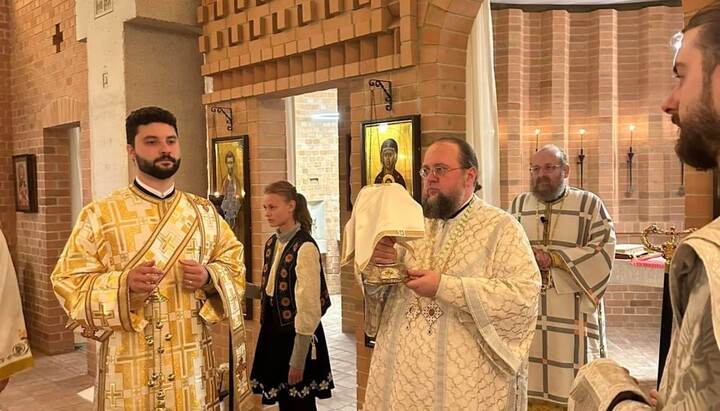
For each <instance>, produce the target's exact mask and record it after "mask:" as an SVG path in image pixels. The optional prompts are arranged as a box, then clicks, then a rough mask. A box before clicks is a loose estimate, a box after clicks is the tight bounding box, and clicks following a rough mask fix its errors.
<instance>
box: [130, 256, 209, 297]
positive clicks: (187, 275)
mask: <svg viewBox="0 0 720 411" xmlns="http://www.w3.org/2000/svg"><path fill="white" fill-rule="evenodd" d="M178 262H179V263H180V264H181V265H182V267H183V277H182V287H183V289H184V290H185V291H188V292H194V291H195V290H197V289H199V288H200V287H202V286H204V285H205V284H207V283H208V280H209V279H210V274H209V273H208V271H207V269H206V268H205V266H203V265H202V264H200V263H198V262H197V261H193V260H178ZM163 275H165V273H164V272H163V271H162V270H160V269H159V268H157V267H155V260H150V261H148V262H147V263H143V264H140V265H139V266H137V267H135V268H133V269H132V270H130V272H129V273H128V277H127V282H128V287H129V288H130V291H132V292H134V293H138V294H146V293H150V292H153V291H154V290H155V289H156V288H157V287H158V285H159V284H160V281H161V280H162V278H163Z"/></svg>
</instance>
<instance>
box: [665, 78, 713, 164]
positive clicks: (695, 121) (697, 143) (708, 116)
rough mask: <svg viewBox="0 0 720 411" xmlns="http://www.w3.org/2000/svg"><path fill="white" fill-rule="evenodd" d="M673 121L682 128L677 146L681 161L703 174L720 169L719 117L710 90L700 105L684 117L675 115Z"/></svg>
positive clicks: (704, 94) (706, 92)
mask: <svg viewBox="0 0 720 411" xmlns="http://www.w3.org/2000/svg"><path fill="white" fill-rule="evenodd" d="M672 122H673V123H674V124H675V125H677V126H678V127H679V128H680V133H679V134H680V136H679V138H678V139H677V142H676V143H675V153H677V155H678V157H680V160H682V161H683V162H684V163H685V164H687V165H689V166H691V167H695V168H696V169H698V170H703V171H704V170H709V169H711V168H715V167H717V166H718V154H720V114H718V113H716V112H715V110H714V109H713V104H712V96H711V95H710V89H706V90H705V91H704V92H703V97H702V99H701V102H700V104H696V105H694V106H692V107H689V108H688V111H687V114H686V115H685V118H683V119H680V116H679V115H678V114H673V116H672Z"/></svg>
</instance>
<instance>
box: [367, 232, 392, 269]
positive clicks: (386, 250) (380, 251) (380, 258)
mask: <svg viewBox="0 0 720 411" xmlns="http://www.w3.org/2000/svg"><path fill="white" fill-rule="evenodd" d="M395 243H396V241H395V237H383V238H381V239H380V241H378V243H377V245H376V246H375V250H373V253H372V256H371V257H370V261H372V262H373V263H375V264H392V263H396V262H397V258H398V257H397V250H396V249H395V247H394V245H395Z"/></svg>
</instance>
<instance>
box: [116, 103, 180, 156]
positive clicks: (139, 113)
mask: <svg viewBox="0 0 720 411" xmlns="http://www.w3.org/2000/svg"><path fill="white" fill-rule="evenodd" d="M150 123H163V124H167V125H170V126H172V127H173V128H174V129H175V134H177V132H178V128H177V119H176V118H175V116H174V115H173V113H171V112H169V111H167V110H165V109H163V108H160V107H143V108H139V109H137V110H135V111H133V112H132V113H130V115H129V116H127V118H126V119H125V134H126V135H127V143H128V144H129V145H131V146H133V147H135V136H136V135H137V133H138V127H140V126H146V125H148V124H150Z"/></svg>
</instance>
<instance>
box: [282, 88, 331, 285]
mask: <svg viewBox="0 0 720 411" xmlns="http://www.w3.org/2000/svg"><path fill="white" fill-rule="evenodd" d="M337 100H338V96H337V90H336V89H330V90H324V91H317V92H314V93H308V94H303V95H300V96H296V97H294V108H295V113H294V116H293V118H294V120H295V124H294V125H293V127H294V130H295V171H296V174H295V183H296V186H297V189H298V191H299V192H301V193H303V194H304V195H305V198H307V200H308V201H309V202H311V201H323V202H324V205H325V232H324V233H322V234H323V235H321V234H320V233H316V232H315V231H313V237H315V239H316V240H318V239H323V240H325V242H326V244H327V252H326V253H325V255H324V269H325V279H326V281H327V285H328V288H329V291H330V293H331V294H339V293H340V195H339V192H338V187H339V178H338V171H339V170H338V147H339V144H338V122H337V121H336V120H333V121H327V120H318V119H314V118H313V117H312V116H313V114H317V113H336V112H337Z"/></svg>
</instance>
